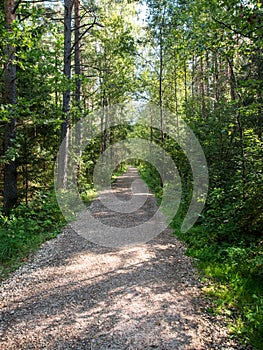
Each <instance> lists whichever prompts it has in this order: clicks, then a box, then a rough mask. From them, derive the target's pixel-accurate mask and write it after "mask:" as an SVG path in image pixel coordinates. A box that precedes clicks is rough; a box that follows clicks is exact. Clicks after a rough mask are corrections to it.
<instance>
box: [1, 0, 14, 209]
mask: <svg viewBox="0 0 263 350" xmlns="http://www.w3.org/2000/svg"><path fill="white" fill-rule="evenodd" d="M15 7H16V5H15V1H14V0H6V1H5V3H4V12H5V24H6V30H7V33H8V34H9V35H10V37H11V38H12V27H13V23H14V21H15V17H16V15H15ZM4 53H5V63H4V83H3V91H4V93H3V103H4V105H6V107H7V109H8V114H9V115H8V119H9V120H8V121H7V122H6V123H5V131H4V152H5V157H6V160H5V165H4V192H3V196H4V205H3V209H4V212H5V213H6V214H8V213H9V212H10V210H11V208H13V207H14V206H15V205H16V204H17V200H18V190H17V164H16V156H15V154H14V149H13V146H14V144H15V139H16V107H15V106H16V103H17V96H16V65H15V47H14V45H13V44H12V40H10V41H9V43H7V44H6V47H5V49H4Z"/></svg>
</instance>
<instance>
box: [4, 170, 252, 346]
mask: <svg viewBox="0 0 263 350" xmlns="http://www.w3.org/2000/svg"><path fill="white" fill-rule="evenodd" d="M129 171H132V173H133V176H134V169H129ZM128 174H129V173H128ZM135 176H137V175H136V174H135ZM130 179H131V177H130V176H127V174H126V175H124V176H122V177H120V178H119V179H118V181H117V183H116V185H115V189H114V191H115V192H116V191H117V192H118V196H120V197H122V199H123V200H125V199H129V196H130V191H129V186H130V184H131V181H130ZM156 208H157V205H156V200H155V198H154V196H153V195H150V196H149V199H148V200H147V202H146V203H145V206H144V208H143V209H142V210H143V211H142V212H141V218H143V220H144V221H145V220H148V218H149V217H151V215H152V213H153V212H154V211H155V210H156ZM92 210H93V214H94V216H96V215H97V217H99V216H101V218H102V220H104V221H105V220H106V221H107V223H108V224H109V223H110V222H112V224H114V225H115V226H123V227H124V229H125V227H129V226H131V225H134V223H135V222H136V220H138V218H137V217H134V216H132V215H131V214H127V215H125V217H126V218H125V220H126V221H125V220H124V217H120V216H119V217H118V216H116V215H117V214H116V215H113V214H112V213H109V212H105V208H102V206H101V204H100V202H99V200H98V199H96V200H95V201H94V202H93V204H92ZM140 220H141V219H140ZM106 221H105V222H106ZM135 229H136V228H135ZM184 252H185V247H184V246H183V244H182V243H181V242H179V241H178V240H177V239H176V238H175V237H174V236H172V232H171V231H170V230H169V229H166V230H165V231H164V232H163V233H162V234H160V235H159V236H158V237H157V238H155V239H152V240H151V241H149V242H148V243H145V244H137V245H132V246H125V247H119V248H105V247H102V246H99V245H96V244H93V243H91V242H89V241H88V240H86V239H84V238H83V237H82V236H80V235H78V234H76V233H75V232H74V231H73V230H72V229H71V228H69V227H68V228H65V229H64V231H63V233H62V234H60V235H59V236H58V237H57V238H55V239H53V240H51V241H49V242H46V243H45V244H44V245H43V246H42V248H41V249H40V250H39V251H38V252H37V254H36V255H35V256H34V257H33V258H32V259H31V260H30V261H29V262H27V263H26V264H25V265H24V266H23V267H21V268H20V269H19V270H18V271H16V272H15V273H14V274H13V275H12V276H11V277H10V278H9V279H8V280H6V281H5V282H3V283H2V286H1V290H0V291H1V301H0V306H1V311H2V312H1V318H0V322H1V328H0V332H1V334H0V349H3V350H7V349H16V350H17V349H27V350H29V349H38V350H40V349H49V350H53V349H54V350H55V349H63V350H66V349H75V350H77V349H79V350H81V349H83V350H84V349H85V350H89V349H90V350H106V349H114V350H125V349H127V350H128V349H134V350H139V349H159V350H161V349H162V350H180V349H184V350H190V349H191V350H203V349H209V350H210V349H225V350H231V349H251V348H250V347H245V346H242V345H240V344H238V343H237V342H236V341H234V340H233V339H230V337H229V333H228V330H227V328H226V325H225V324H224V321H223V319H221V318H220V317H218V316H217V317H215V316H211V315H209V314H208V313H207V312H206V310H207V308H208V307H209V305H208V301H207V300H206V299H205V298H204V296H203V294H202V291H201V287H202V285H201V283H200V282H199V280H198V275H197V273H196V271H195V269H194V268H193V266H192V263H191V260H190V258H188V257H187V256H185V255H184Z"/></svg>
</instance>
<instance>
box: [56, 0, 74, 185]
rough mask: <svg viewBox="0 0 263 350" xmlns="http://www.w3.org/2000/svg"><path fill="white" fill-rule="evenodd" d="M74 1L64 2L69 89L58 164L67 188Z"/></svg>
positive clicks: (65, 74) (66, 93) (65, 60)
mask: <svg viewBox="0 0 263 350" xmlns="http://www.w3.org/2000/svg"><path fill="white" fill-rule="evenodd" d="M73 3H74V0H65V1H64V76H65V77H66V81H67V87H66V89H65V91H64V93H63V104H62V113H63V116H62V124H61V141H63V140H64V142H63V143H62V147H61V151H60V157H59V164H58V185H59V187H62V188H65V187H66V186H67V166H68V129H69V118H70V80H71V22H72V7H73Z"/></svg>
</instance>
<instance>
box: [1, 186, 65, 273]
mask: <svg viewBox="0 0 263 350" xmlns="http://www.w3.org/2000/svg"><path fill="white" fill-rule="evenodd" d="M63 225H65V220H64V218H63V215H62V214H61V212H60V209H59V207H58V204H57V202H56V197H55V194H54V192H45V193H43V192H40V193H38V195H37V196H36V197H35V198H34V199H33V200H32V201H31V202H30V203H29V204H28V205H26V204H24V203H22V204H20V205H19V206H18V207H17V208H15V209H13V210H12V212H11V214H10V216H9V217H6V216H4V215H1V214H0V279H4V278H6V277H7V276H8V274H9V273H10V272H12V271H14V270H15V269H16V268H18V267H19V266H20V265H21V264H23V262H25V261H26V260H27V259H28V257H29V255H30V253H33V252H34V251H36V250H37V249H38V248H39V246H40V245H41V244H42V243H43V242H45V241H46V240H48V239H51V238H54V237H56V236H57V234H58V233H59V232H60V231H61V228H62V227H63Z"/></svg>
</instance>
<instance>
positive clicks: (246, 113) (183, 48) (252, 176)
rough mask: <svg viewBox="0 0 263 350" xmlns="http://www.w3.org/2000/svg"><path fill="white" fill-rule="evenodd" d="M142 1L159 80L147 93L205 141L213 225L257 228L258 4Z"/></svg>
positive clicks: (259, 207) (155, 77) (259, 179)
mask: <svg viewBox="0 0 263 350" xmlns="http://www.w3.org/2000/svg"><path fill="white" fill-rule="evenodd" d="M147 3H148V5H149V17H148V23H149V32H150V36H151V38H152V49H151V50H152V52H153V53H154V54H155V58H154V54H153V55H152V57H153V59H152V62H153V64H154V66H155V71H152V81H156V84H157V82H158V81H159V86H160V82H161V86H162V88H161V89H159V92H158V90H157V89H156V87H154V83H153V82H152V83H151V86H149V89H148V93H149V95H150V96H151V99H152V100H153V101H157V103H159V104H160V106H161V105H163V106H164V107H166V108H168V109H169V110H171V111H173V112H175V113H176V115H179V116H181V117H183V118H184V119H186V120H187V121H188V123H189V125H190V126H191V127H192V129H193V130H194V131H195V133H196V134H197V136H198V137H199V140H200V142H201V144H202V145H203V148H204V150H205V153H206V156H207V160H208V162H209V168H210V182H211V183H210V195H209V200H208V206H207V209H209V210H208V211H207V212H209V217H208V220H209V222H210V224H211V225H212V226H213V223H214V224H215V225H216V226H217V231H218V232H219V231H220V230H221V229H222V231H224V230H227V229H233V230H235V229H236V228H239V229H240V230H242V231H243V232H251V233H252V232H253V234H258V233H259V231H260V229H259V222H261V220H262V214H260V213H261V212H262V207H263V203H262V201H261V200H260V199H259V193H260V192H261V191H262V170H261V168H262V162H261V161H260V148H261V147H262V94H261V90H262V59H263V56H262V49H261V46H262V40H263V39H262V38H263V36H262V34H263V32H262V26H261V25H260V23H261V18H262V15H263V13H262V4H261V3H260V2H258V1H252V2H249V3H248V4H243V5H242V6H241V5H240V2H238V1H235V0H233V1H231V3H229V2H224V1H223V2H220V5H219V3H218V2H201V1H200V2H199V1H197V2H191V1H189V2H184V1H178V2H175V1H172V0H163V1H161V2H160V1H158V2H156V1H147ZM230 8H231V11H230ZM164 9H166V11H165V18H164V20H163V21H164V23H163V26H162V28H163V31H162V32H161V29H160V28H161V27H160V24H161V22H160V21H161V17H160V16H161V11H164ZM158 18H159V20H158ZM161 34H162V35H161ZM161 37H162V42H163V44H162V50H161V51H160V45H159V44H158V43H157V41H158V38H159V41H160V38H161ZM158 72H159V73H158ZM160 72H161V74H160ZM160 91H161V92H162V94H161V95H160ZM160 96H162V98H161V101H160ZM158 101H159V102H158ZM219 193H220V194H219ZM256 197H257V198H258V199H259V200H258V201H255V198H256ZM253 198H254V199H253ZM210 205H211V208H213V209H211V208H209V206H210ZM224 208H225V209H224ZM226 208H227V209H226ZM222 217H224V220H225V221H224V220H222ZM218 220H221V228H219V227H218V225H217V223H218ZM222 221H224V222H225V223H226V224H223V223H222ZM231 225H232V226H231ZM227 227H228V228H227ZM231 227H232V228H231ZM218 234H219V233H218Z"/></svg>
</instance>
